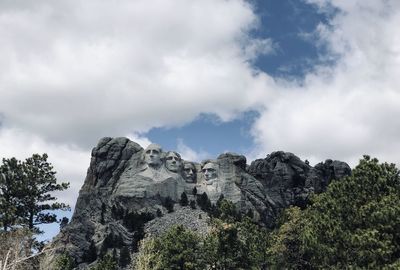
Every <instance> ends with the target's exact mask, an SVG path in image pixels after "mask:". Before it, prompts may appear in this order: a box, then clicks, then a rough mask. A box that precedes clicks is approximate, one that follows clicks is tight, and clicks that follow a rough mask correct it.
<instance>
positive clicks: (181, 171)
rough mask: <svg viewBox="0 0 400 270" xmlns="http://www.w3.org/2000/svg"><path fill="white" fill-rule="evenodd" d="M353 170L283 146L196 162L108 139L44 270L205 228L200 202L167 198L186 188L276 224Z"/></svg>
mask: <svg viewBox="0 0 400 270" xmlns="http://www.w3.org/2000/svg"><path fill="white" fill-rule="evenodd" d="M350 173H351V170H350V167H349V166H348V165H347V164H346V163H344V162H341V161H333V160H326V161H325V162H321V163H319V164H317V165H316V166H314V167H312V166H310V165H309V164H308V162H307V161H305V162H304V161H302V160H300V159H299V158H298V157H296V156H295V155H294V154H291V153H288V152H282V151H279V152H273V153H271V154H269V155H267V156H266V157H265V158H263V159H257V160H255V161H253V162H251V164H247V160H246V157H244V156H243V155H239V154H235V153H223V154H221V155H219V156H218V157H217V158H216V159H208V160H204V161H202V162H199V163H197V162H193V161H189V160H183V159H182V158H181V156H180V154H179V153H177V152H174V151H165V150H164V149H162V147H161V146H160V145H157V144H151V145H149V146H148V147H147V148H145V149H143V148H142V147H141V146H140V145H139V144H137V143H135V142H133V141H130V140H129V139H127V138H108V137H107V138H102V139H101V140H100V141H99V143H98V144H97V146H96V147H95V148H93V150H92V157H91V162H90V166H89V168H88V171H87V176H86V179H85V182H84V184H83V186H82V188H81V190H80V192H79V197H78V200H77V203H76V207H75V212H74V214H73V217H72V219H71V221H70V223H69V224H68V225H67V226H65V227H64V228H63V229H62V230H61V232H60V233H59V234H58V235H57V236H56V237H55V238H54V239H53V241H52V242H51V243H50V244H49V245H48V246H47V247H46V248H47V249H48V252H47V253H46V255H45V258H44V259H43V261H42V265H41V269H54V264H55V261H56V259H57V256H59V255H60V254H68V255H69V256H71V257H72V258H73V259H74V261H75V263H76V266H77V269H85V267H86V266H87V265H91V264H94V263H96V260H98V258H100V257H101V256H104V254H107V253H111V252H114V253H117V254H120V253H121V251H122V250H123V249H125V250H129V252H131V253H132V252H136V251H137V248H138V241H139V240H140V239H142V238H143V237H145V236H146V235H151V234H154V233H158V232H162V231H164V230H165V229H167V228H168V226H172V225H174V224H182V225H184V226H186V227H188V228H190V229H193V230H196V231H198V232H202V231H206V230H207V223H206V218H205V217H206V216H207V214H206V213H204V212H203V211H202V210H201V209H199V207H197V208H196V209H193V208H190V207H189V206H187V207H181V206H179V205H178V204H176V211H170V209H168V206H167V204H166V202H169V203H172V204H174V203H177V202H178V201H179V200H180V198H181V196H182V194H183V193H185V195H186V196H187V197H188V200H189V201H193V202H195V201H196V199H198V197H199V196H201V195H202V194H203V193H205V194H207V197H208V198H209V200H210V201H211V203H216V202H217V201H218V199H219V198H220V197H221V195H223V197H224V198H225V199H227V200H229V201H232V202H233V203H234V204H235V205H236V207H237V209H239V211H240V212H242V213H248V212H249V211H251V212H252V213H253V215H252V216H253V219H254V221H255V222H258V223H260V224H263V225H265V226H268V227H273V226H274V224H275V221H276V219H277V218H278V216H279V214H280V212H281V211H282V210H283V209H285V208H287V207H289V206H291V205H297V206H300V207H304V206H305V205H306V204H307V202H308V198H309V196H310V195H311V194H312V193H320V192H323V191H324V190H325V188H326V187H327V185H328V184H329V183H330V182H331V181H333V180H336V179H340V178H342V177H344V176H346V175H349V174H350ZM202 217H203V218H202ZM121 269H123V268H121Z"/></svg>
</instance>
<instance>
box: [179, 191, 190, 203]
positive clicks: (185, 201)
mask: <svg viewBox="0 0 400 270" xmlns="http://www.w3.org/2000/svg"><path fill="white" fill-rule="evenodd" d="M188 203H189V201H188V197H187V195H186V192H182V194H181V199H180V200H179V204H180V205H181V206H187V205H188Z"/></svg>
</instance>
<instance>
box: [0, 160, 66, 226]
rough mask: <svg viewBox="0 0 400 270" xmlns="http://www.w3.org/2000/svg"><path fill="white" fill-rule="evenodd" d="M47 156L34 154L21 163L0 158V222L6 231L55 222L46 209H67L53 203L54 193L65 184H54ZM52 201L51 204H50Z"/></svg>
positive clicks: (53, 176)
mask: <svg viewBox="0 0 400 270" xmlns="http://www.w3.org/2000/svg"><path fill="white" fill-rule="evenodd" d="M47 158H48V156H47V154H43V155H38V154H34V155H32V157H30V158H27V159H26V160H25V161H24V162H21V161H19V160H17V159H15V158H11V159H3V164H2V165H1V166H0V176H1V177H0V189H1V194H2V196H1V197H0V210H1V212H2V213H5V214H4V215H1V217H0V220H1V221H0V222H1V224H2V227H3V230H4V231H7V230H8V229H10V228H12V227H13V226H14V225H22V226H27V227H28V228H29V229H31V230H35V231H36V232H40V231H39V229H38V228H37V227H36V226H37V225H40V224H44V223H53V222H57V217H56V215H55V214H53V213H51V212H49V210H50V211H51V210H58V209H61V210H68V209H69V208H68V206H67V205H65V204H63V203H57V202H54V201H55V200H56V198H55V197H54V196H53V195H52V194H53V192H54V191H61V190H65V189H67V188H68V186H69V184H68V183H61V184H57V179H56V177H55V175H56V172H55V171H54V170H53V167H52V165H51V164H50V163H49V162H48V161H47ZM51 202H52V203H51Z"/></svg>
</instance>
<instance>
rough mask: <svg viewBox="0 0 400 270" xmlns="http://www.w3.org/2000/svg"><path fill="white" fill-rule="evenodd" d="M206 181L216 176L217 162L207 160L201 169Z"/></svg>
mask: <svg viewBox="0 0 400 270" xmlns="http://www.w3.org/2000/svg"><path fill="white" fill-rule="evenodd" d="M201 171H202V173H203V175H204V178H205V179H206V181H210V180H213V179H215V178H217V177H218V164H216V163H214V162H211V161H208V162H206V163H205V164H204V165H203V167H202V169H201Z"/></svg>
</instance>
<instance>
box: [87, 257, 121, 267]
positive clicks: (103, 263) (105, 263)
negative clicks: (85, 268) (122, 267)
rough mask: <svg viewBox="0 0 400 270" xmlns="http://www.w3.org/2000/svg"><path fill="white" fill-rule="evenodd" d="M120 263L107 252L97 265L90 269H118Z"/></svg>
mask: <svg viewBox="0 0 400 270" xmlns="http://www.w3.org/2000/svg"><path fill="white" fill-rule="evenodd" d="M117 269H118V265H117V262H116V261H115V259H114V258H113V257H112V256H111V255H110V254H107V255H105V256H104V257H103V259H101V260H100V261H99V262H98V263H97V264H96V265H95V266H93V267H91V268H90V270H117Z"/></svg>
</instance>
